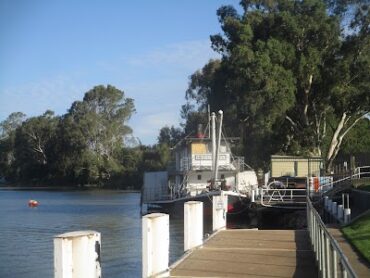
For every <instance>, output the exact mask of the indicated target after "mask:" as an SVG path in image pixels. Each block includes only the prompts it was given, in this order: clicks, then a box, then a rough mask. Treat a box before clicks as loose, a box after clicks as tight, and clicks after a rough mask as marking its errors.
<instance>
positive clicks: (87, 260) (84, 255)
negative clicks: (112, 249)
mask: <svg viewBox="0 0 370 278" xmlns="http://www.w3.org/2000/svg"><path fill="white" fill-rule="evenodd" d="M100 246H101V245H100V233H98V232H95V231H76V232H70V233H65V234H60V235H57V236H55V237H54V277H55V278H100V277H101V266H100Z"/></svg>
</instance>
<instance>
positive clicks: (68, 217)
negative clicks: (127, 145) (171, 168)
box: [0, 191, 141, 278]
mask: <svg viewBox="0 0 370 278" xmlns="http://www.w3.org/2000/svg"><path fill="white" fill-rule="evenodd" d="M29 199H35V200H38V201H39V202H40V206H39V207H37V208H29V207H28V206H27V202H28V200H29ZM0 202H1V204H2V208H1V210H0V219H1V221H0V231H1V235H2V240H1V241H0V277H16V278H18V277H19V278H23V277H27V278H33V277H35V278H36V277H53V236H55V235H57V234H60V233H64V232H68V231H75V230H96V231H98V232H100V233H101V236H102V272H103V276H104V277H113V278H114V277H139V276H141V217H140V207H139V202H140V195H139V194H137V193H122V192H116V191H110V192H99V191H92V192H90V191H89V192H40V191H37V192H36V191H0Z"/></svg>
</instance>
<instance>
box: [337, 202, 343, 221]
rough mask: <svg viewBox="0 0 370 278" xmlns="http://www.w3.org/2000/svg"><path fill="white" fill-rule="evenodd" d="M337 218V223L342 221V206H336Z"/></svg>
mask: <svg viewBox="0 0 370 278" xmlns="http://www.w3.org/2000/svg"><path fill="white" fill-rule="evenodd" d="M337 218H338V220H339V221H343V205H338V214H337Z"/></svg>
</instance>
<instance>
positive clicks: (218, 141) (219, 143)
mask: <svg viewBox="0 0 370 278" xmlns="http://www.w3.org/2000/svg"><path fill="white" fill-rule="evenodd" d="M218 114H219V115H220V123H219V127H218V138H217V146H216V161H215V176H214V180H215V181H216V180H217V179H218V157H219V153H220V145H221V135H222V120H223V112H222V110H220V111H218Z"/></svg>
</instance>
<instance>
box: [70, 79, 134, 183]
mask: <svg viewBox="0 0 370 278" xmlns="http://www.w3.org/2000/svg"><path fill="white" fill-rule="evenodd" d="M134 112H135V108H134V102H133V99H131V98H126V97H125V96H124V93H123V91H121V90H119V89H117V88H115V87H113V86H110V85H108V86H102V85H100V86H96V87H94V88H93V89H91V90H89V91H88V92H87V93H86V94H85V96H84V98H83V100H82V101H76V102H74V103H73V104H72V106H71V108H70V109H69V111H68V113H67V114H66V115H65V116H64V120H63V121H64V123H65V124H66V125H68V126H69V127H70V129H71V130H72V131H69V135H70V136H73V138H75V139H76V144H77V145H78V147H77V148H78V149H79V152H80V153H81V158H80V160H79V166H78V167H74V169H75V171H77V172H76V173H75V174H76V175H77V176H84V177H86V179H87V180H89V181H92V182H93V181H99V180H104V179H105V180H106V179H109V178H110V175H111V174H112V172H117V171H120V170H121V166H120V164H119V162H118V161H117V159H116V157H117V156H118V154H119V152H120V151H121V150H122V148H123V143H124V137H125V136H126V135H127V134H130V133H131V132H132V130H131V128H130V127H129V126H128V125H127V121H128V120H129V119H130V117H131V115H132V113H134ZM67 142H68V140H67ZM68 143H69V144H70V146H69V148H72V149H73V148H75V147H76V146H75V144H74V143H73V142H68ZM86 179H85V180H86ZM84 182H85V181H84Z"/></svg>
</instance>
